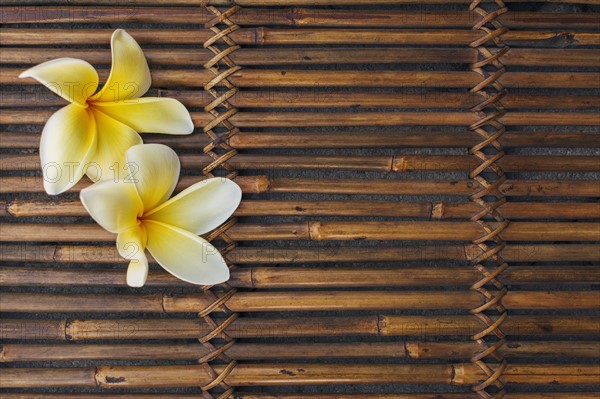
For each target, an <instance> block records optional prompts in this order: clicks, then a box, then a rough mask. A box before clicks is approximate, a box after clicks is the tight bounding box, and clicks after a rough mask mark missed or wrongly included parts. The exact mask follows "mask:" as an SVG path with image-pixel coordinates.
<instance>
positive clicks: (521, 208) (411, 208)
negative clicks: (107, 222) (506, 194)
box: [0, 197, 600, 219]
mask: <svg viewBox="0 0 600 399" xmlns="http://www.w3.org/2000/svg"><path fill="white" fill-rule="evenodd" d="M500 209H502V212H503V213H504V214H505V215H507V216H509V217H510V218H511V219H535V218H542V219H578V218H579V219H586V218H590V217H592V218H594V215H600V203H597V202H550V203H548V202H509V203H506V204H504V205H502V207H500ZM476 211H477V207H476V206H475V205H474V204H472V203H468V202H458V203H457V202H444V201H437V202H435V203H433V202H420V203H419V202H412V203H411V202H405V203H403V204H402V206H401V207H399V206H397V204H396V203H395V202H386V201H275V200H247V201H244V202H243V203H242V204H241V205H240V207H239V208H238V209H237V210H236V212H235V213H234V216H269V215H273V216H300V215H301V216H369V215H370V216H388V217H418V218H427V219H466V218H468V217H469V216H470V215H472V214H473V213H474V212H476ZM0 215H2V216H6V215H10V216H15V217H31V216H87V215H88V213H87V211H86V210H85V208H84V207H83V205H82V204H81V201H79V200H53V201H48V200H46V199H31V200H25V199H20V198H18V197H17V198H15V199H12V200H5V201H0ZM598 218H600V216H598Z"/></svg>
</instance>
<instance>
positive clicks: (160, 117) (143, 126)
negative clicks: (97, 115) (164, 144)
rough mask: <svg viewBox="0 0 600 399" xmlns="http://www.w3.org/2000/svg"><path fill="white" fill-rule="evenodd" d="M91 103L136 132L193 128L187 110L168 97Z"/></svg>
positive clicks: (179, 131) (177, 131) (187, 131)
mask: <svg viewBox="0 0 600 399" xmlns="http://www.w3.org/2000/svg"><path fill="white" fill-rule="evenodd" d="M94 106H96V107H98V109H99V110H100V111H102V112H104V113H105V114H106V115H109V116H110V117H112V118H114V119H116V120H118V121H121V122H123V123H124V124H126V125H128V126H131V127H132V128H133V129H135V130H136V131H137V132H141V133H165V134H190V133H192V132H193V131H194V123H193V122H192V118H191V116H190V113H189V112H188V111H187V109H186V108H185V107H184V106H183V104H181V103H180V102H179V101H177V100H174V99H172V98H158V97H144V98H137V99H135V100H129V101H127V102H106V103H94Z"/></svg>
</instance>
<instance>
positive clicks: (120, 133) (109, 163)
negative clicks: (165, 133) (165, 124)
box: [87, 107, 142, 181]
mask: <svg viewBox="0 0 600 399" xmlns="http://www.w3.org/2000/svg"><path fill="white" fill-rule="evenodd" d="M90 109H91V110H92V113H93V115H94V119H95V120H96V131H97V135H98V138H97V145H96V155H94V159H93V163H92V164H91V165H90V167H88V169H87V175H88V177H89V178H90V179H92V180H93V181H98V180H103V179H113V180H120V179H125V180H130V178H131V176H129V174H130V172H129V167H128V165H126V163H127V161H126V160H125V152H126V151H127V150H128V149H129V148H131V147H133V146H134V145H137V144H142V138H141V137H140V135H139V134H137V132H136V131H135V130H133V129H132V128H130V127H129V126H127V125H124V124H122V123H121V122H119V121H116V120H114V119H112V118H111V117H109V116H106V115H104V114H103V113H102V112H99V111H97V110H95V109H94V108H93V107H90ZM92 166H93V167H92Z"/></svg>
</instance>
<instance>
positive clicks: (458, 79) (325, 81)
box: [0, 68, 600, 123]
mask: <svg viewBox="0 0 600 399" xmlns="http://www.w3.org/2000/svg"><path fill="white" fill-rule="evenodd" d="M21 72H22V69H15V68H2V69H1V70H0V84H5V85H11V84H12V85H14V84H19V85H28V86H29V85H35V84H36V82H35V81H32V80H29V79H23V80H22V79H19V74H20V73H21ZM98 72H99V73H98V75H99V76H100V79H102V80H104V79H106V78H107V77H108V73H109V70H108V69H100V70H99V71H98ZM152 78H153V80H152V81H153V84H154V85H155V87H157V88H158V87H160V88H168V87H202V86H204V85H205V84H207V83H208V82H209V81H210V80H211V79H212V76H211V75H210V74H209V73H207V72H206V71H202V70H193V69H167V70H157V71H156V72H154V73H153V74H152ZM596 78H597V75H596V74H595V73H591V72H544V73H541V72H511V73H507V74H505V75H504V76H503V78H502V83H503V84H504V85H506V86H507V87H511V88H519V89H521V88H540V89H542V88H559V89H560V88H564V89H589V88H598V87H599V86H600V83H598V81H597V79H596ZM230 80H231V81H232V83H235V85H236V86H239V87H252V88H256V87H277V88H280V87H284V88H290V87H308V88H311V87H313V88H315V87H317V88H323V87H362V88H369V87H393V88H398V87H400V88H403V87H426V88H436V89H439V88H468V87H471V86H475V85H476V84H477V83H479V76H478V75H477V74H475V73H473V72H459V71H421V72H406V71H389V70H388V71H378V73H377V75H376V76H374V75H373V74H372V73H370V72H369V71H356V70H342V71H327V70H325V71H322V70H295V69H290V70H268V69H263V70H249V71H245V70H243V71H239V72H236V73H233V74H232V75H231V77H230ZM46 119H47V118H46ZM29 123H34V122H29Z"/></svg>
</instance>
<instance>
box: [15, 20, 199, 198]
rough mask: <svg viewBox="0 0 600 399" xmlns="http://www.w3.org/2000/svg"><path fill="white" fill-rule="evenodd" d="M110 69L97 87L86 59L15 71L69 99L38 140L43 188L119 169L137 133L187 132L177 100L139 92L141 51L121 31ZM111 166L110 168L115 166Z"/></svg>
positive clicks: (144, 83) (144, 68)
mask: <svg viewBox="0 0 600 399" xmlns="http://www.w3.org/2000/svg"><path fill="white" fill-rule="evenodd" d="M111 46H112V69H111V71H110V75H109V77H108V80H107V81H106V83H105V84H104V86H103V87H102V89H101V90H99V91H97V89H98V73H97V72H96V70H95V69H94V67H92V66H91V65H90V64H89V63H87V62H86V61H83V60H79V59H75V58H58V59H55V60H51V61H47V62H44V63H42V64H39V65H37V66H35V67H33V68H31V69H28V70H27V71H25V72H23V73H22V74H21V75H19V77H20V78H34V79H36V80H37V81H39V82H40V83H42V84H44V85H45V86H46V87H47V88H48V89H50V90H51V91H53V92H54V93H56V94H58V95H59V96H61V97H63V98H64V99H66V100H68V101H69V102H70V103H71V104H69V105H67V106H66V107H64V108H62V109H60V110H58V111H57V112H56V113H55V114H53V115H52V116H51V117H50V119H49V120H48V122H47V123H46V126H45V127H44V130H43V132H42V138H41V142H40V158H41V164H42V168H43V172H44V188H45V189H46V192H48V194H53V195H54V194H60V193H62V192H64V191H66V190H68V189H69V188H71V187H72V186H74V185H75V184H76V183H77V182H78V181H79V180H80V179H81V178H82V177H83V175H84V174H86V173H87V175H88V177H90V178H91V179H92V180H94V181H98V180H101V179H105V178H112V177H113V176H114V175H115V174H116V173H115V172H118V170H119V169H121V170H122V169H123V168H124V162H123V161H124V159H125V151H127V149H128V148H129V147H131V146H134V145H136V144H141V143H142V139H141V137H140V135H139V134H138V133H137V132H153V133H167V134H189V133H192V132H193V130H194V125H193V123H192V119H191V117H190V114H189V112H188V111H187V110H186V109H185V107H184V106H183V105H182V104H181V103H180V102H179V101H177V100H174V99H170V98H156V97H145V98H140V97H141V96H142V95H144V94H145V93H146V91H148V89H149V88H150V84H151V79H150V70H149V69H148V63H147V62H146V58H145V57H144V53H143V52H142V49H141V48H140V46H139V45H138V44H137V43H136V41H135V40H134V39H133V38H132V37H131V36H130V35H129V34H128V33H127V32H125V31H124V30H122V29H117V30H116V31H115V32H114V33H113V35H112V39H111ZM115 168H116V169H115Z"/></svg>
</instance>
